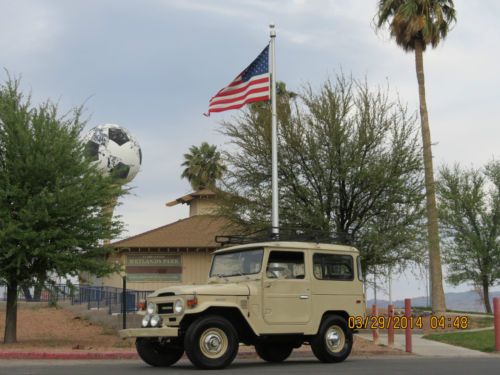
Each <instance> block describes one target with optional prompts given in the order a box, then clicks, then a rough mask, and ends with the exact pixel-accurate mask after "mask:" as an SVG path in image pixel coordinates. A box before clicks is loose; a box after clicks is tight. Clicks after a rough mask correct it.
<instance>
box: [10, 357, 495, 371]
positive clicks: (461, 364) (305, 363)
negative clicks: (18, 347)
mask: <svg viewBox="0 0 500 375" xmlns="http://www.w3.org/2000/svg"><path fill="white" fill-rule="evenodd" d="M499 369H500V356H498V357H496V356H495V357H491V358H463V359H462V358H449V359H446V358H421V357H420V358H419V357H409V358H408V357H406V358H401V357H391V358H389V357H384V358H359V357H352V358H350V359H349V360H347V361H346V362H343V363H339V364H322V363H319V362H317V361H315V360H312V359H311V360H309V359H307V360H305V359H294V360H289V361H287V362H284V363H282V364H268V363H265V362H262V361H258V360H239V361H236V362H235V363H233V365H232V366H230V367H229V368H228V369H226V370H221V371H208V372H206V371H200V370H196V369H195V368H193V367H192V366H191V364H190V363H189V362H187V361H184V360H183V361H181V362H179V363H178V364H177V365H176V366H173V367H171V368H152V367H149V366H147V365H144V364H143V363H142V362H139V361H87V362H83V361H13V360H9V361H6V360H3V361H0V374H2V375H20V374H22V375H87V374H90V375H115V374H116V375H143V374H147V375H150V374H168V375H170V374H172V375H174V374H175V375H178V374H180V375H189V374H198V375H199V374H207V375H209V374H218V373H223V374H226V375H233V374H242V375H247V374H248V375H251V374H255V373H257V372H258V373H259V375H264V374H288V375H293V374H300V375H304V374H314V375H317V374H318V375H319V374H328V375H332V374H342V375H345V374H360V375H367V374H384V375H388V374H404V375H413V374H415V375H421V374H425V375H432V374H439V375H443V374H453V375H457V374H467V375H469V374H481V375H487V374H495V375H498V374H499V373H500V372H499Z"/></svg>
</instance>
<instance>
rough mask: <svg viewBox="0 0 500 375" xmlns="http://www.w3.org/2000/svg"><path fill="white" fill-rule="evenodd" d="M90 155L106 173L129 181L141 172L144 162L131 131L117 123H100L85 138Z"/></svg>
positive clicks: (121, 181) (123, 181)
mask: <svg viewBox="0 0 500 375" xmlns="http://www.w3.org/2000/svg"><path fill="white" fill-rule="evenodd" d="M83 141H84V144H85V150H86V154H87V155H88V157H89V158H90V159H91V160H93V161H95V163H96V164H97V166H98V168H99V169H100V170H102V171H103V172H104V173H105V174H106V175H111V176H113V177H114V178H115V179H116V180H117V181H118V182H120V183H123V184H125V183H127V182H130V181H132V180H133V178H134V177H135V176H136V175H137V173H138V172H139V168H140V166H141V163H142V152H141V147H140V146H139V143H138V142H137V140H136V139H135V138H134V137H133V136H132V134H130V132H129V131H128V130H127V129H125V128H124V127H122V126H119V125H115V124H105V125H99V126H96V127H95V128H93V129H91V130H90V132H89V133H88V134H87V135H86V136H85V138H84V140H83Z"/></svg>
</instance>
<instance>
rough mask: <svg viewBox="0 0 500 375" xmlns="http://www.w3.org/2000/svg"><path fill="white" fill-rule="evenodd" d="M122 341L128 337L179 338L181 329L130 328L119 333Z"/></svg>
mask: <svg viewBox="0 0 500 375" xmlns="http://www.w3.org/2000/svg"><path fill="white" fill-rule="evenodd" d="M118 334H119V335H120V337H121V338H122V339H125V338H128V337H177V336H179V328H176V327H161V328H130V329H122V330H120V331H118Z"/></svg>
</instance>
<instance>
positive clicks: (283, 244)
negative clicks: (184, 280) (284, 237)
mask: <svg viewBox="0 0 500 375" xmlns="http://www.w3.org/2000/svg"><path fill="white" fill-rule="evenodd" d="M256 247H267V248H272V249H297V250H322V251H323V250H326V251H337V252H338V251H340V252H345V253H354V254H359V251H358V249H356V248H355V247H352V246H347V245H340V244H326V243H316V242H293V241H267V242H255V243H248V244H244V245H236V246H230V247H225V248H222V249H219V250H216V251H215V252H214V253H215V254H220V253H226V252H231V251H237V250H245V249H255V248H256Z"/></svg>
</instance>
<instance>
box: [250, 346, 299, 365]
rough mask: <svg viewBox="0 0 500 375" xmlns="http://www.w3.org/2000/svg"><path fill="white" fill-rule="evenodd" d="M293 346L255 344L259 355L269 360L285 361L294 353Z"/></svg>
mask: <svg viewBox="0 0 500 375" xmlns="http://www.w3.org/2000/svg"><path fill="white" fill-rule="evenodd" d="M292 350H293V346H290V345H281V344H269V343H266V344H255V351H256V352H257V354H258V356H259V357H260V358H262V359H263V360H264V361H267V362H283V361H284V360H285V359H287V358H288V357H289V356H290V354H292Z"/></svg>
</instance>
